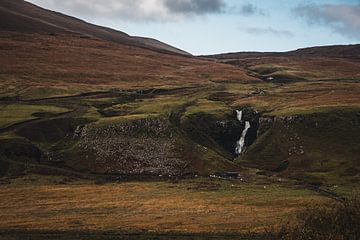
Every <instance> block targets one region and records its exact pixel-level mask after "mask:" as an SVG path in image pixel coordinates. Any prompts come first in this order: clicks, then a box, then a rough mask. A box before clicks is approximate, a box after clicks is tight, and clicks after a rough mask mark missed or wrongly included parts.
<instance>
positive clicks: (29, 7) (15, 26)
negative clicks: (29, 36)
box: [0, 0, 189, 55]
mask: <svg viewBox="0 0 360 240" xmlns="http://www.w3.org/2000/svg"><path fill="white" fill-rule="evenodd" d="M0 30H1V31H15V32H24V33H51V34H78V35H82V36H87V37H92V38H97V39H102V40H107V41H111V42H115V43H121V44H126V45H130V46H137V47H141V48H147V49H152V50H156V51H162V52H168V53H176V54H182V55H189V53H187V52H185V51H182V50H180V49H177V48H175V47H172V46H170V45H168V44H165V43H162V42H160V41H157V40H155V39H149V38H140V37H132V36H129V35H128V34H126V33H123V32H120V31H116V30H113V29H110V28H105V27H100V26H96V25H93V24H89V23H86V22H84V21H82V20H79V19H76V18H73V17H69V16H66V15H64V14H61V13H57V12H53V11H49V10H46V9H42V8H40V7H37V6H35V5H33V4H31V3H28V2H26V1H23V0H2V1H1V2H0Z"/></svg>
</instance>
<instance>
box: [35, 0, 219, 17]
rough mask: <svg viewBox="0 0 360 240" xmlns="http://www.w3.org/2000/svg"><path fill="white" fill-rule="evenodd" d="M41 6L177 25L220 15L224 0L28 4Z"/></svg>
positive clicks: (93, 0)
mask: <svg viewBox="0 0 360 240" xmlns="http://www.w3.org/2000/svg"><path fill="white" fill-rule="evenodd" d="M29 1H30V2H32V3H35V4H38V5H40V6H43V7H46V8H49V9H52V10H56V11H61V12H65V13H67V14H71V15H75V16H79V17H86V18H95V17H97V18H112V19H120V20H125V21H176V20H179V19H182V18H185V17H189V16H198V15H206V14H214V13H221V12H222V11H223V10H224V9H225V8H226V4H225V1H224V0H120V1H119V0H103V1H99V0H61V1H59V0H29Z"/></svg>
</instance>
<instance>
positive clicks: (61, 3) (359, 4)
mask: <svg viewBox="0 0 360 240" xmlns="http://www.w3.org/2000/svg"><path fill="white" fill-rule="evenodd" d="M29 1H30V2H32V3H35V4H37V5H40V6H42V7H45V8H49V9H51V10H55V11H60V12H63V13H66V14H69V15H72V16H75V17H78V18H81V19H84V20H86V21H89V22H91V23H95V24H98V25H104V26H108V27H112V28H115V29H118V30H121V31H124V32H126V33H128V34H130V35H136V36H146V37H153V38H156V39H158V40H161V41H164V42H166V43H169V44H171V45H173V46H176V47H179V48H181V49H184V50H186V51H188V52H191V53H192V54H213V53H223V52H237V51H287V50H292V49H297V48H302V47H309V46H318V45H332V44H353V43H359V42H360V0H248V1H247V0H29Z"/></svg>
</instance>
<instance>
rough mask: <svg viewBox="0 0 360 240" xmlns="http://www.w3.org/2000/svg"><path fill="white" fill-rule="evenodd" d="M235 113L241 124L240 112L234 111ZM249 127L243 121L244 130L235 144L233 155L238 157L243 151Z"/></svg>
mask: <svg viewBox="0 0 360 240" xmlns="http://www.w3.org/2000/svg"><path fill="white" fill-rule="evenodd" d="M236 113H237V119H238V120H239V121H240V122H241V121H242V111H238V110H236ZM250 127H251V126H250V122H249V121H245V128H244V130H243V131H242V133H241V137H240V139H239V141H237V142H236V149H235V153H236V154H238V155H239V154H241V152H242V151H243V150H244V146H245V137H246V133H247V131H248V130H249V128H250Z"/></svg>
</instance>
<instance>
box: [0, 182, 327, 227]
mask: <svg viewBox="0 0 360 240" xmlns="http://www.w3.org/2000/svg"><path fill="white" fill-rule="evenodd" d="M28 181H29V180H28ZM0 188H1V191H0V228H1V229H29V230H78V231H81V230H84V231H85V230H86V231H89V230H104V231H109V230H112V231H142V230H146V231H161V232H166V231H176V232H246V231H248V230H251V231H263V230H264V228H265V227H268V226H274V225H277V224H281V223H283V221H286V220H287V219H288V218H289V217H290V216H291V215H292V214H293V213H294V212H295V211H296V210H298V209H299V208H301V207H303V206H305V205H307V204H309V203H313V202H320V201H324V199H323V198H321V197H319V196H318V195H316V194H315V193H313V192H310V191H307V190H301V189H295V188H290V187H286V186H280V185H277V184H272V185H268V186H267V188H264V186H263V185H255V184H246V183H242V182H240V181H239V182H238V181H233V182H230V181H219V180H209V179H198V180H186V181H181V182H179V183H169V182H128V183H121V184H115V183H114V184H106V185H95V184H93V183H87V182H79V183H75V184H70V185H55V184H49V183H45V184H34V182H32V181H30V183H26V184H24V183H12V184H10V185H2V186H1V187H0Z"/></svg>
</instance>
